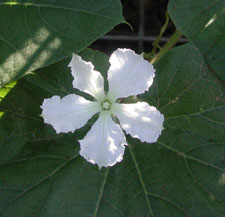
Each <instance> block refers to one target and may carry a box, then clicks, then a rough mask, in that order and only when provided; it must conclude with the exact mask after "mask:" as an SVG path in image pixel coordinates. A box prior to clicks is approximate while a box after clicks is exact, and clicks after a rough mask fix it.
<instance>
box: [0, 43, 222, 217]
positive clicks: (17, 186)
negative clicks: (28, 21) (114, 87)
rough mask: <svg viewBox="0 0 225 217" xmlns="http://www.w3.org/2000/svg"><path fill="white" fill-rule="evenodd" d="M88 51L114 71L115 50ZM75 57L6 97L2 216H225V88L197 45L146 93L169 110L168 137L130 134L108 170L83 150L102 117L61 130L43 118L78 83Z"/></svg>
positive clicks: (164, 63)
mask: <svg viewBox="0 0 225 217" xmlns="http://www.w3.org/2000/svg"><path fill="white" fill-rule="evenodd" d="M82 56H83V58H85V59H86V60H91V61H92V62H93V63H94V64H95V66H96V69H97V70H100V71H101V72H103V74H104V75H106V71H107V68H108V59H107V58H106V56H104V55H103V54H101V53H99V52H93V51H90V50H88V51H86V52H84V53H83V54H82ZM68 62H69V59H68V60H65V61H62V62H60V63H57V64H55V65H52V66H49V67H47V68H43V69H40V70H39V71H38V72H36V73H35V74H32V75H28V76H25V77H24V78H23V79H21V80H19V81H18V82H17V84H16V85H15V86H14V87H13V88H12V89H11V90H10V91H9V92H8V93H7V95H6V96H4V98H3V99H2V101H1V102H0V112H3V115H2V116H1V117H0V150H1V151H0V162H1V163H0V216H1V217H11V216H23V217H28V216H29V217H30V216H41V217H50V216H54V217H62V216H63V217H64V216H65V217H74V216H79V217H106V216H110V217H111V216H112V217H172V216H173V217H186V216H193V217H223V216H224V213H225V204H224V201H225V173H224V169H225V159H224V155H225V122H224V111H225V101H224V86H223V85H222V84H221V82H220V81H219V80H218V79H217V77H216V76H215V74H214V72H212V71H211V70H210V69H209V68H208V66H207V64H205V62H204V59H203V57H202V55H201V53H200V52H199V51H198V49H196V47H194V46H193V45H192V44H187V45H185V46H180V47H178V48H176V49H174V50H172V51H171V52H169V53H168V55H166V56H164V57H163V58H162V59H161V60H160V61H159V62H158V64H157V66H156V71H157V74H156V78H155V81H154V84H153V86H152V87H151V88H150V90H149V92H147V93H145V94H144V95H142V96H141V97H140V99H141V100H145V101H148V102H149V104H151V105H154V106H157V108H158V109H159V110H160V111H161V112H162V113H163V114H164V115H165V118H166V120H165V125H164V127H165V130H164V131H163V134H162V135H161V137H160V139H159V141H158V143H155V144H146V143H144V144H142V143H140V142H139V141H138V140H136V139H132V138H131V137H127V139H128V142H129V147H127V148H126V153H125V156H124V160H123V161H122V163H118V164H117V165H116V166H114V167H111V168H107V169H105V168H103V169H102V170H98V168H97V166H95V165H92V164H90V163H88V162H87V161H85V160H84V159H83V158H81V157H80V156H79V155H78V151H79V144H78V142H77V140H78V139H81V138H83V136H84V135H85V133H86V132H87V131H88V129H89V128H90V126H91V123H92V122H93V121H94V120H95V118H93V119H92V120H91V121H90V122H89V123H88V125H87V126H86V127H84V128H82V129H80V130H78V131H76V132H75V133H74V134H56V133H55V132H54V130H53V129H52V127H51V126H48V125H44V123H43V120H42V118H41V117H40V116H39V114H40V113H41V109H40V105H41V103H42V101H43V99H44V98H47V97H51V96H52V95H56V94H57V95H60V96H65V95H67V94H68V93H72V92H74V91H75V90H73V89H72V76H71V74H70V72H69V69H68V68H67V64H68ZM75 92H76V91H75ZM37 93H38V94H37ZM0 114H1V113H0ZM96 136H97V132H96Z"/></svg>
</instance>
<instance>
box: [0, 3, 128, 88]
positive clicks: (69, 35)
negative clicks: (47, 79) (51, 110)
mask: <svg viewBox="0 0 225 217" xmlns="http://www.w3.org/2000/svg"><path fill="white" fill-rule="evenodd" d="M121 22H124V19H123V17H122V14H121V4H120V1H119V0H108V1H105V0H83V1H81V0H69V1H55V0H54V1H53V0H39V1H33V0H26V1H25V0H17V1H8V0H0V29H1V32H0V48H1V52H0V87H1V86H2V85H4V84H6V83H8V82H10V81H12V80H15V79H18V78H20V77H21V76H23V75H24V74H25V73H28V72H30V71H33V70H35V69H38V68H41V67H44V66H47V65H49V64H52V63H55V62H57V61H59V60H61V59H63V58H65V57H68V56H70V55H71V53H72V52H73V53H77V52H79V51H81V50H82V49H84V48H86V47H87V46H88V45H90V44H91V43H92V42H93V41H95V40H96V39H97V38H99V37H100V36H102V35H104V34H105V33H107V32H108V31H110V30H111V29H112V28H113V27H114V26H115V25H117V24H119V23H121Z"/></svg>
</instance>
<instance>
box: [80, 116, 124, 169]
mask: <svg viewBox="0 0 225 217" xmlns="http://www.w3.org/2000/svg"><path fill="white" fill-rule="evenodd" d="M79 142H80V147H81V150H80V155H81V156H83V157H84V158H85V159H86V160H87V161H89V162H91V163H93V164H97V165H98V166H99V168H101V167H107V166H113V165H114V164H116V163H117V162H120V161H121V160H122V159H123V154H124V149H125V147H124V146H125V145H126V138H125V136H124V134H123V131H122V129H121V128H120V126H119V125H118V124H116V123H115V122H113V120H112V118H111V114H110V113H109V112H101V113H100V116H99V119H98V120H97V121H96V122H95V123H94V125H93V126H92V128H91V129H90V131H89V132H88V133H87V135H86V136H85V137H84V139H83V140H80V141H79Z"/></svg>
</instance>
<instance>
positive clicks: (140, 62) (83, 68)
mask: <svg viewBox="0 0 225 217" xmlns="http://www.w3.org/2000/svg"><path fill="white" fill-rule="evenodd" d="M109 62H110V64H111V66H110V68H109V70H108V85H109V90H108V93H105V91H104V79H103V77H102V75H101V74H100V72H98V71H96V70H94V66H93V65H92V63H91V62H86V61H84V60H82V59H81V57H80V56H78V55H76V54H73V57H72V60H71V62H70V63H69V67H71V73H72V76H73V77H74V80H73V87H74V88H77V89H79V90H80V91H83V92H85V93H88V94H90V95H92V96H93V97H94V98H95V101H89V100H86V99H85V98H83V97H81V96H79V95H76V94H69V95H67V96H65V97H63V98H60V97H59V96H53V97H51V98H49V99H45V100H44V101H43V104H42V106H41V108H42V117H43V118H44V122H45V123H47V124H50V125H52V126H53V128H54V129H55V130H56V133H68V132H74V131H75V130H76V129H79V128H81V127H83V126H84V125H85V124H86V123H87V121H88V120H89V119H90V118H91V117H92V116H93V115H94V114H96V113H99V117H98V119H97V121H96V122H95V123H94V124H93V125H92V127H91V129H90V131H89V132H88V133H87V135H86V136H85V137H84V138H83V139H82V140H79V143H80V155H81V156H82V157H84V158H85V159H86V160H87V161H89V162H91V163H93V164H97V165H98V166H99V168H101V167H107V166H113V165H114V164H116V163H117V162H120V161H121V160H122V159H123V155H124V150H125V146H126V145H127V142H126V138H125V135H124V133H123V130H124V131H125V132H126V133H127V134H130V135H131V136H132V137H134V138H138V139H140V140H141V141H142V142H147V143H153V142H156V141H157V139H158V137H159V135H160V134H161V132H162V130H163V121H164V116H163V115H162V114H161V113H160V112H159V111H158V110H157V109H156V108H155V107H153V106H150V105H149V104H148V103H146V102H138V103H130V104H125V103H123V104H122V103H119V99H120V98H125V97H128V96H135V95H137V94H141V93H144V92H145V91H147V90H148V89H149V87H150V86H151V85H152V83H153V78H154V76H155V70H154V68H153V66H152V65H151V64H150V63H149V62H148V61H146V60H144V59H143V57H142V56H141V55H137V54H136V53H135V52H134V51H132V50H130V49H117V50H116V51H114V52H113V54H112V55H111V57H110V59H109ZM112 117H116V118H117V119H118V120H119V123H116V122H115V121H114V120H113V119H112ZM114 119H115V118H114ZM117 122H118V121H117ZM122 129H123V130H122Z"/></svg>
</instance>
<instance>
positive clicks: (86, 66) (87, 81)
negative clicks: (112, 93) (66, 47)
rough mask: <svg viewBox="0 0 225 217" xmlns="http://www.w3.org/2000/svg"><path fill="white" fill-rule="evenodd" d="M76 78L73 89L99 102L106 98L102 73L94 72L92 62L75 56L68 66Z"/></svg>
mask: <svg viewBox="0 0 225 217" xmlns="http://www.w3.org/2000/svg"><path fill="white" fill-rule="evenodd" d="M68 66H69V67H71V73H72V75H73V77H74V80H73V87H74V88H77V89H79V90H80V91H84V92H86V93H88V94H90V95H92V96H93V97H95V98H96V99H97V100H101V99H102V98H103V97H104V96H105V93H104V79H103V77H102V75H101V74H100V72H98V71H95V70H94V66H93V65H92V63H91V62H86V61H84V60H82V59H81V57H80V56H78V55H76V54H73V57H72V60H71V62H70V63H69V65H68Z"/></svg>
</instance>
